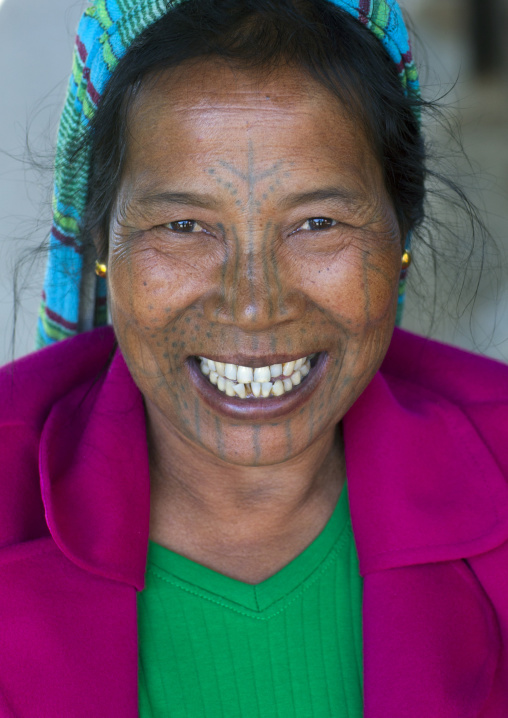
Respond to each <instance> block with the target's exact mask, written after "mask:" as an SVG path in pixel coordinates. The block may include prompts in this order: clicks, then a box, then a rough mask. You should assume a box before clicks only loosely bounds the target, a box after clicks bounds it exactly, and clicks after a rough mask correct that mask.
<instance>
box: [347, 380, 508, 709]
mask: <svg viewBox="0 0 508 718" xmlns="http://www.w3.org/2000/svg"><path fill="white" fill-rule="evenodd" d="M344 436H345V446H346V467H347V474H348V490H349V498H350V507H351V520H352V526H353V531H354V534H355V540H356V544H357V549H358V556H359V564H360V572H361V574H362V575H363V576H364V596H363V631H364V670H365V674H364V675H365V684H364V685H365V718H386V716H390V718H428V716H432V718H440V717H441V716H442V717H443V718H473V717H474V718H477V717H478V716H480V714H481V710H482V706H483V705H484V703H485V701H486V699H487V697H488V695H489V693H490V691H491V688H492V684H493V681H494V675H495V672H496V668H497V665H498V660H499V653H500V650H501V641H500V633H499V627H498V623H497V618H496V615H495V612H494V610H493V607H492V605H491V603H490V601H489V600H488V597H487V596H486V594H485V593H484V591H483V589H482V588H481V586H480V584H479V582H478V580H477V579H476V577H475V575H474V574H473V573H472V571H471V570H470V569H469V567H468V565H467V562H465V561H462V560H460V559H463V558H467V557H468V556H472V555H476V554H480V553H483V552H484V551H488V550H490V549H493V548H495V547H496V546H499V545H500V543H502V542H504V541H506V539H507V538H508V526H507V520H506V516H507V515H508V513H507V509H508V495H507V494H508V492H507V487H506V480H505V478H504V477H503V475H502V473H501V471H500V469H499V467H498V465H497V463H496V462H495V460H494V458H493V457H492V455H491V454H490V452H489V451H488V450H487V448H486V446H485V444H484V443H483V441H482V440H481V438H480V437H479V436H478V434H477V432H476V431H475V428H474V426H473V425H472V424H471V423H470V421H469V420H468V418H467V417H466V415H465V414H464V413H462V411H461V410H460V409H459V408H457V406H456V405H455V404H452V403H450V402H447V400H446V399H444V398H443V397H442V396H441V395H435V394H432V393H431V392H430V391H428V390H427V389H425V388H422V387H418V386H415V385H413V384H409V383H408V382H404V381H400V380H399V379H396V378H391V377H389V376H388V377H386V376H382V375H381V374H378V375H377V376H376V377H375V378H374V380H373V381H372V383H371V385H370V386H369V387H368V388H367V389H366V391H365V392H364V394H363V395H362V396H361V397H360V399H359V400H358V401H357V402H356V404H355V405H354V406H353V407H352V409H351V410H350V412H349V413H348V414H347V416H346V418H345V420H344ZM482 715H483V714H482ZM490 715H494V714H489V716H490ZM485 718H486V716H485ZM496 718H497V716H496Z"/></svg>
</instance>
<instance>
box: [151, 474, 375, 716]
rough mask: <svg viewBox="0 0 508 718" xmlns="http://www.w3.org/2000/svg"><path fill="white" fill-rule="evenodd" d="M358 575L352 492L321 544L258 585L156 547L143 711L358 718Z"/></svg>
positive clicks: (319, 539)
mask: <svg viewBox="0 0 508 718" xmlns="http://www.w3.org/2000/svg"><path fill="white" fill-rule="evenodd" d="M361 616H362V579H361V577H360V575H359V571H358V559H357V554H356V547H355V542H354V537H353V533H352V529H351V523H350V518H349V505H348V497H347V489H346V487H345V488H344V490H343V491H342V494H341V497H340V499H339V502H338V504H337V507H336V509H335V511H334V513H333V515H332V517H331V518H330V520H329V522H328V523H327V525H326V526H325V528H324V529H323V531H322V532H321V534H320V535H319V536H318V537H317V538H316V539H315V541H314V542H313V543H312V544H311V545H310V546H309V547H308V548H307V549H306V550H305V551H304V552H303V553H302V554H300V555H299V556H297V557H296V558H295V559H294V560H293V561H292V562H291V563H290V564H288V565H287V566H285V567H284V568H283V569H282V570H281V571H279V572H278V573H277V574H275V575H274V576H271V577H270V578H269V579H267V580H266V581H263V582H262V583H260V584H257V585H255V586H253V585H250V584H246V583H242V582H241V581H236V580H234V579H231V578H229V577H227V576H224V575H222V574H219V573H216V572H215V571H212V570H210V569H208V568H205V567H203V566H201V565H199V564H197V563H194V562H193V561H190V560H189V559H186V558H184V557H182V556H179V555H177V554H175V553H173V552H172V551H168V550H167V549H165V548H163V547H161V546H159V545H157V544H153V543H151V544H150V547H149V554H148V564H147V575H146V588H145V589H144V590H143V591H142V592H140V593H139V594H138V627H139V708H140V716H141V718H156V717H157V718H159V717H162V716H170V717H171V718H195V717H198V716H199V717H201V716H206V717H207V718H219V717H220V718H239V717H240V716H245V717H246V718H271V717H272V716H273V718H281V717H283V718H293V717H294V718H297V717H298V718H303V717H304V716H305V718H310V717H312V718H325V716H326V718H330V716H341V717H342V716H343V717H344V718H360V716H362V715H363V698H362V696H363V677H362V675H363V660H362V617H361Z"/></svg>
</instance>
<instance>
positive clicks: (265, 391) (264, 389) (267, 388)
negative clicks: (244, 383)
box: [261, 381, 273, 398]
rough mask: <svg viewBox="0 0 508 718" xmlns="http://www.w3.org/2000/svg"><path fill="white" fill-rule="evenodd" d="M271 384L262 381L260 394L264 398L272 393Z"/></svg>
mask: <svg viewBox="0 0 508 718" xmlns="http://www.w3.org/2000/svg"><path fill="white" fill-rule="evenodd" d="M272 387H273V384H272V382H271V381H264V382H263V383H262V384H261V394H262V395H263V396H264V397H265V398H266V397H267V396H270V392H271V391H272Z"/></svg>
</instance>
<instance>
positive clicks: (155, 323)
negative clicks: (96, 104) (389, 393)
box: [108, 61, 402, 465]
mask: <svg viewBox="0 0 508 718" xmlns="http://www.w3.org/2000/svg"><path fill="white" fill-rule="evenodd" d="M401 252H402V249H401V236H400V230H399V226H398V223H397V219H396V215H395V211H394V208H393V206H392V202H391V201H390V198H389V196H388V194H387V192H386V189H385V186H384V182H383V173H382V169H381V167H380V165H379V163H378V161H377V159H376V157H375V155H374V153H373V150H372V149H371V147H370V145H369V142H368V141H367V139H366V137H365V134H364V132H363V130H362V127H361V126H360V125H359V123H358V122H356V121H354V120H352V119H350V118H349V117H348V116H347V114H346V112H345V111H344V110H343V109H342V107H341V105H340V104H339V103H338V101H337V100H336V98H334V97H333V96H332V95H331V94H330V93H329V92H328V91H327V90H326V89H324V88H322V87H321V86H320V85H319V84H317V83H315V82H313V81H312V80H310V79H308V78H307V77H306V76H305V75H304V74H302V73H300V72H299V71H297V70H295V69H294V68H289V67H286V68H281V69H279V70H277V71H276V72H273V73H271V74H270V75H269V76H267V75H266V74H260V73H252V72H243V71H240V70H232V69H231V68H229V67H228V66H226V65H225V64H223V63H221V62H217V63H211V62H210V61H208V62H204V61H203V62H201V63H197V64H196V63H194V64H192V65H190V64H189V65H186V66H182V67H180V68H178V69H177V70H172V71H170V72H169V71H168V72H166V73H165V74H163V75H162V76H161V77H159V78H158V80H157V81H156V82H155V81H154V82H153V83H150V84H147V83H145V85H144V86H142V87H141V89H140V91H139V94H138V95H137V97H136V100H135V102H134V105H133V107H132V109H131V111H130V115H129V122H128V147H127V158H126V163H125V168H124V171H123V175H122V179H121V183H120V187H119V192H118V196H117V199H116V203H115V206H114V210H113V214H112V218H111V224H110V236H109V260H108V281H109V296H110V306H111V313H112V319H113V324H114V327H115V331H116V334H117V337H118V341H119V344H120V348H121V350H122V352H123V355H124V357H125V359H126V361H127V364H128V366H129V369H130V371H131V373H132V376H133V378H134V380H135V382H136V383H137V385H138V386H139V388H140V390H141V391H142V393H143V395H144V398H145V403H146V407H147V411H148V413H149V416H150V419H151V421H157V422H159V423H161V424H163V425H164V426H165V427H166V429H167V430H169V431H170V432H177V433H179V434H180V435H183V436H184V437H186V439H187V440H188V441H189V440H190V442H191V444H194V445H199V446H200V447H202V448H204V449H205V450H207V451H208V452H210V453H211V454H213V455H214V456H215V457H219V458H220V459H223V460H225V461H227V462H231V463H236V464H242V465H263V464H264V465H268V464H275V463H279V462H281V461H284V460H287V459H290V458H293V457H295V456H297V455H298V454H300V453H301V452H303V451H304V450H305V449H306V448H307V447H308V446H309V445H310V444H311V443H312V442H313V441H315V440H316V439H317V437H319V436H322V435H323V433H325V432H330V431H333V430H334V427H335V426H336V424H337V423H338V422H339V421H340V420H341V419H342V417H343V416H344V414H345V413H346V411H347V410H348V408H349V407H350V406H351V405H352V403H353V402H354V401H355V400H356V399H357V397H358V396H359V395H360V394H361V393H362V391H363V390H364V388H365V387H366V386H367V384H368V383H369V381H370V380H371V378H372V376H373V375H374V373H375V372H376V370H377V369H378V367H379V365H380V362H381V360H382V358H383V357H384V355H385V353H386V350H387V347H388V344H389V342H390V338H391V335H392V331H393V326H394V319H395V312H396V305H397V288H398V277H399V273H400V267H401ZM312 355H316V356H312ZM198 357H205V358H206V359H209V360H212V362H215V364H212V365H211V366H212V369H211V371H210V373H209V374H208V375H205V374H203V373H202V371H201V369H200V366H201V362H200V360H199V359H198ZM309 357H311V359H307V358H309ZM303 359H305V362H304V363H303V364H302V366H303V367H304V368H303V371H302V370H301V368H300V370H299V369H298V364H297V365H296V368H295V367H292V366H291V364H289V365H288V366H286V367H282V369H283V370H284V369H285V371H286V373H285V374H284V373H283V371H281V367H277V365H280V364H282V365H284V364H286V363H289V362H292V361H295V360H303ZM309 362H310V366H311V369H310V372H308V374H307V375H306V376H304V374H305V371H306V368H307V369H308V367H309ZM206 364H207V367H208V369H209V368H210V366H209V363H208V362H206ZM226 364H230V365H237V366H241V367H246V368H245V369H241V370H240V371H239V373H238V369H237V367H234V366H233V367H231V366H230V367H225V368H224V370H223V366H222V365H226ZM261 367H272V371H270V369H268V370H267V369H266V368H265V369H264V370H262V371H261V372H259V371H258V372H255V370H256V369H260V368H261ZM305 367H306V368H305ZM214 368H215V372H213V369H214ZM235 370H236V374H235ZM206 371H207V368H205V372H206ZM222 371H225V373H226V375H229V376H230V377H232V379H231V380H230V379H227V376H226V377H223V378H222V377H221V378H219V377H220V374H221V372H222ZM298 371H299V374H300V376H299V377H298V376H297V372H298ZM281 374H282V377H280V378H279V376H280V375H281ZM286 375H289V376H286ZM235 376H236V379H235V378H234V377H235ZM210 379H211V380H212V381H214V382H215V384H214V383H212V381H211V380H210ZM288 379H289V381H288ZM298 379H300V383H298ZM284 380H286V381H284ZM228 381H230V383H228ZM269 383H270V384H272V387H269V386H268V384H269ZM217 384H219V385H220V386H221V388H222V389H225V391H221V390H220V389H219V388H218V386H217ZM239 385H240V386H239ZM235 386H236V387H237V388H236V389H235V388H234V387H235ZM291 386H292V387H293V388H292V389H290V387H291ZM281 389H282V392H281ZM228 391H229V393H233V394H234V396H229V395H228V393H227V392H228ZM268 391H270V392H271V393H270V395H269V396H266V397H264V396H263V394H266V393H267V392H268ZM274 392H275V394H276V395H274ZM243 394H245V398H243ZM255 394H259V396H255ZM188 441H187V443H188Z"/></svg>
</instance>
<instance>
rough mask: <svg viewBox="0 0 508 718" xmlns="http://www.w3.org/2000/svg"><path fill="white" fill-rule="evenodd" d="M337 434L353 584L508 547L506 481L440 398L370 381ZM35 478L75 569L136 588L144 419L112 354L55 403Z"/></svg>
mask: <svg viewBox="0 0 508 718" xmlns="http://www.w3.org/2000/svg"><path fill="white" fill-rule="evenodd" d="M399 336H400V335H399ZM344 435H345V444H346V466H347V474H348V492H349V501H350V507H351V519H352V526H353V531H354V534H355V540H356V545H357V550H358V556H359V562H360V572H361V573H362V575H365V574H367V573H369V572H372V571H378V570H382V569H387V568H394V567H398V566H405V565H411V564H421V563H431V562H437V561H446V560H452V559H457V558H464V557H467V556H471V555H475V554H478V553H482V552H484V551H488V550H489V549H491V548H494V547H495V546H497V545H499V544H500V543H501V542H502V541H504V540H506V539H507V538H508V520H507V519H506V518H504V517H506V516H508V511H507V509H508V487H507V486H506V481H505V479H504V478H503V475H502V473H501V471H500V469H499V467H498V466H497V464H496V462H495V460H494V459H493V457H492V456H491V454H490V453H489V451H488V449H487V447H486V446H485V444H484V443H483V441H482V439H481V438H480V436H479V435H478V433H477V431H476V430H475V428H474V426H473V425H472V424H471V422H470V421H469V419H468V418H467V417H466V415H465V414H464V413H463V412H462V411H461V410H460V409H459V408H457V406H456V404H454V403H452V402H450V401H448V400H447V399H445V398H443V396H442V395H440V394H436V393H433V392H432V391H431V390H429V389H428V388H425V387H422V386H417V385H416V384H414V383H413V382H411V381H408V380H405V379H404V378H396V379H393V378H390V376H389V375H387V374H385V373H383V371H381V372H380V373H378V374H377V375H376V376H375V377H374V379H373V381H372V382H371V384H370V385H369V386H368V387H367V389H366V390H365V392H364V393H363V394H362V396H361V397H360V398H359V399H358V401H357V402H356V403H355V405H354V406H353V407H352V408H351V409H350V411H349V412H348V414H347V415H346V417H345V419H344ZM40 472H41V483H42V496H43V501H44V504H45V510H46V518H47V522H48V526H49V529H50V531H51V533H52V536H53V538H54V540H55V541H56V543H57V544H58V546H59V547H60V549H61V550H62V551H63V552H64V553H65V554H66V555H67V556H68V558H70V559H71V560H72V561H74V562H75V563H76V564H77V565H79V566H81V567H82V568H85V569H87V570H89V571H92V572H94V573H96V574H99V575H102V576H106V577H109V578H113V579H116V580H119V581H123V582H126V583H129V584H131V585H133V586H135V587H136V588H138V589H141V588H142V587H143V585H144V571H145V562H146V551H147V545H148V526H149V506H150V501H149V472H148V454H147V446H146V436H145V415H144V407H143V401H142V397H141V394H140V392H139V390H138V389H137V387H136V386H135V384H134V382H133V381H132V379H131V376H130V374H129V371H128V368H127V366H126V364H125V362H124V360H123V357H122V356H121V354H120V352H119V351H117V352H116V354H115V356H114V359H113V361H112V363H111V366H110V368H109V371H108V373H107V375H106V376H105V378H104V379H103V380H101V381H98V382H96V383H95V384H92V385H90V384H86V385H83V386H78V387H77V388H76V389H74V390H73V391H71V392H70V393H69V394H67V395H66V396H65V397H64V398H63V399H61V400H60V401H58V402H57V403H56V404H55V405H54V407H53V409H52V411H51V413H50V415H49V417H48V419H47V421H46V424H45V426H44V429H43V433H42V436H41V446H40Z"/></svg>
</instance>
